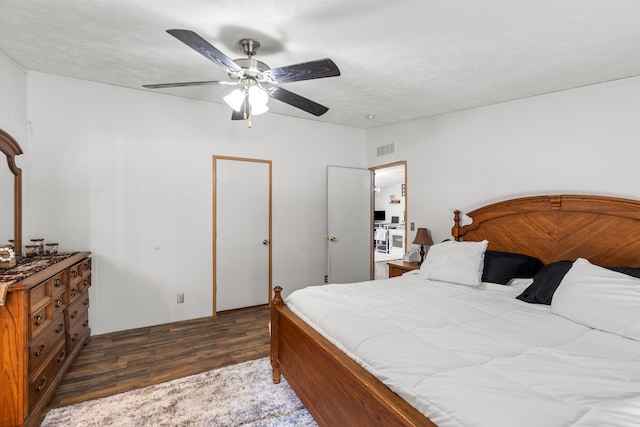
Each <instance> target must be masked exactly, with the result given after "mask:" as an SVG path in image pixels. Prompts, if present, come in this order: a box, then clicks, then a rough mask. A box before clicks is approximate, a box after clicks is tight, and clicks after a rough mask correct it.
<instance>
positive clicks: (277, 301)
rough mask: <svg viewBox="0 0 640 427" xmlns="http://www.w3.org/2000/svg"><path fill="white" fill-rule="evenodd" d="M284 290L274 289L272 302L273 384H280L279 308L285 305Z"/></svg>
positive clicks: (277, 287) (278, 287)
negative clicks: (282, 293)
mask: <svg viewBox="0 0 640 427" xmlns="http://www.w3.org/2000/svg"><path fill="white" fill-rule="evenodd" d="M281 292H282V288H281V287H280V286H276V287H275V288H273V294H274V295H273V299H272V300H271V328H270V329H271V375H272V376H273V383H274V384H280V366H279V365H278V321H279V319H278V306H282V305H284V301H283V300H282V295H281Z"/></svg>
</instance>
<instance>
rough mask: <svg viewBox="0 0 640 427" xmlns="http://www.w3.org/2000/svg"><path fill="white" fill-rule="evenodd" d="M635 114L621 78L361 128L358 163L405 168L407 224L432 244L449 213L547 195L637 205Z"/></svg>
mask: <svg viewBox="0 0 640 427" xmlns="http://www.w3.org/2000/svg"><path fill="white" fill-rule="evenodd" d="M639 112H640V79H639V78H631V79H626V80H621V81H617V82H612V83H606V84H600V85H595V86H590V87H585V88H579V89H574V90H570V91H564V92H559V93H555V94H549V95H544V96H538V97H534V98H528V99H524V100H519V101H513V102H508V103H504V104H499V105H493V106H489V107H484V108H477V109H473V110H468V111H463V112H459V113H453V114H447V115H442V116H438V117H433V118H428V119H422V120H416V121H412V122H407V123H401V124H397V125H393V126H385V127H380V128H375V129H371V130H368V131H367V133H366V138H367V162H368V165H369V166H375V165H380V164H386V163H390V162H394V161H398V160H407V173H408V178H407V180H408V183H407V187H408V188H407V192H408V222H409V223H411V222H415V224H416V228H417V227H427V228H429V229H430V230H431V231H432V235H433V238H434V241H436V242H438V241H441V240H443V239H445V238H450V237H451V227H452V225H453V214H452V212H453V210H455V209H460V210H461V211H462V212H469V211H471V210H473V209H475V208H478V207H480V206H483V205H485V204H488V203H492V202H497V201H500V200H504V199H509V198H513V197H521V196H528V195H542V194H552V193H565V194H567V193H589V194H600V195H610V196H617V197H626V198H632V199H639V198H640V185H639V184H638V183H640V167H639V166H638V159H640V126H638V113H639ZM392 141H395V142H396V146H395V147H396V152H395V153H394V154H392V155H387V156H385V157H376V147H378V146H381V145H384V144H387V143H389V142H392ZM414 235H415V234H414V233H412V232H409V240H410V241H411V240H413V237H414Z"/></svg>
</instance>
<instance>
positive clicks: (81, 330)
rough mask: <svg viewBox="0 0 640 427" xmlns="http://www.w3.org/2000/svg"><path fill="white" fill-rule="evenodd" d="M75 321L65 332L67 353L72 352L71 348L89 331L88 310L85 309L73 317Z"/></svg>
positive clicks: (84, 337) (83, 338)
mask: <svg viewBox="0 0 640 427" xmlns="http://www.w3.org/2000/svg"><path fill="white" fill-rule="evenodd" d="M75 320H76V322H75V323H74V325H73V326H72V327H71V328H70V329H69V333H68V334H67V351H68V352H69V354H71V352H73V349H74V348H76V346H77V345H78V344H80V343H81V342H83V341H84V340H85V339H86V336H88V333H89V331H90V329H89V312H88V311H85V312H84V313H82V314H81V315H79V317H78V318H76V319H75Z"/></svg>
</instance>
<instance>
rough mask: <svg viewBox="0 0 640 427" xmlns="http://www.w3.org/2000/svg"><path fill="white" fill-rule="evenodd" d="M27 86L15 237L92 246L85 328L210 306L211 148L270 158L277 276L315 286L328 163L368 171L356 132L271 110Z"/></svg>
mask: <svg viewBox="0 0 640 427" xmlns="http://www.w3.org/2000/svg"><path fill="white" fill-rule="evenodd" d="M28 88H29V91H28V102H29V120H30V122H31V133H32V137H31V152H30V153H29V157H30V163H31V166H32V168H31V169H32V170H31V176H30V177H29V179H30V181H31V191H30V194H29V195H28V197H29V198H30V203H31V209H30V211H29V212H28V213H27V215H29V217H30V222H31V224H32V229H31V236H25V238H29V237H34V236H42V237H45V238H46V239H47V240H49V241H51V240H55V241H58V242H59V243H60V249H61V250H90V251H92V252H93V259H94V282H95V286H93V287H92V288H91V292H92V295H91V298H92V299H91V304H92V308H91V310H90V315H91V319H90V320H91V325H92V329H93V333H95V334H100V333H105V332H109V331H114V330H122V329H128V328H135V327H140V326H145V325H153V324H159V323H166V322H171V321H178V320H183V319H189V318H197V317H203V316H208V315H211V311H212V308H211V307H212V267H211V266H212V260H211V258H212V156H213V155H226V156H238V157H250V158H259V159H269V160H272V161H273V282H274V285H281V286H283V287H284V288H285V290H286V291H289V292H290V291H291V290H293V289H296V288H299V287H303V286H306V285H309V284H320V283H322V282H323V279H324V275H325V274H326V265H327V254H326V238H325V235H326V168H327V165H341V166H354V167H365V164H366V162H365V158H366V156H365V142H364V131H362V130H359V129H353V128H348V127H343V126H335V125H327V124H321V123H318V122H315V121H310V120H300V119H294V118H289V117H284V116H277V115H274V114H268V113H267V114H265V115H263V116H259V117H258V118H256V119H255V120H254V121H253V129H247V127H246V123H243V122H232V121H231V120H229V117H230V112H229V109H228V108H227V107H226V106H222V105H217V104H211V103H205V102H200V101H193V100H186V99H181V98H177V97H172V96H166V95H161V94H155V93H149V92H144V91H137V90H130V89H123V88H118V87H113V86H107V85H101V84H95V83H91V82H85V81H79V80H74V79H69V78H63V77H58V76H53V75H48V74H42V73H35V72H30V73H29V74H28ZM156 247H159V248H160V249H159V250H156V249H155V248H156ZM179 292H180V293H184V294H185V302H184V304H176V294H177V293H179Z"/></svg>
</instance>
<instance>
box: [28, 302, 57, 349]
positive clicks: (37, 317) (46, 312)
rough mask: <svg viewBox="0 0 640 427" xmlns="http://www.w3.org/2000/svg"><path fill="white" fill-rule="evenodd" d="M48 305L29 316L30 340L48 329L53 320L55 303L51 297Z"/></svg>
mask: <svg viewBox="0 0 640 427" xmlns="http://www.w3.org/2000/svg"><path fill="white" fill-rule="evenodd" d="M47 298H48V302H47V304H46V305H43V306H41V307H40V308H39V309H37V310H36V311H32V312H31V313H30V314H29V339H33V338H35V337H36V336H37V335H38V334H39V333H40V332H42V331H44V330H45V329H47V326H49V324H50V323H51V319H52V318H53V303H52V301H51V297H47Z"/></svg>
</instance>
